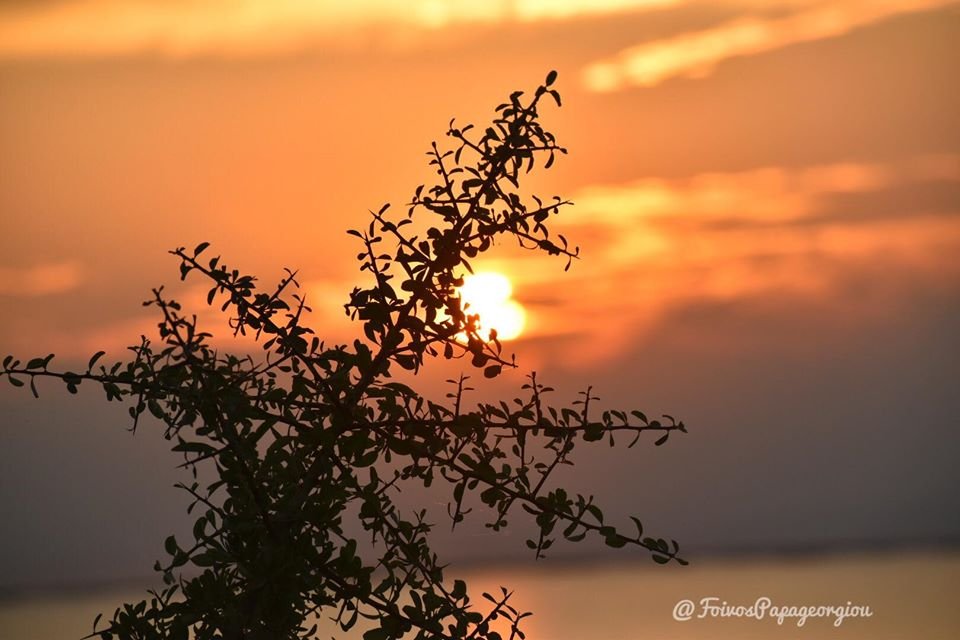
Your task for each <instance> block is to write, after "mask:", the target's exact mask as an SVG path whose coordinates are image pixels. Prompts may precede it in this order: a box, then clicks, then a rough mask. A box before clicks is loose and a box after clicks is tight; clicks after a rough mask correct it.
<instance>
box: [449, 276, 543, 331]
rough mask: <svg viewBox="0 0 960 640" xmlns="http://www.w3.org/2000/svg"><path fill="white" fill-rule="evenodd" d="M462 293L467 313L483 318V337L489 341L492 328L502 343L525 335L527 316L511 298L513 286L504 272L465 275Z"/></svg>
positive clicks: (481, 321)
mask: <svg viewBox="0 0 960 640" xmlns="http://www.w3.org/2000/svg"><path fill="white" fill-rule="evenodd" d="M459 293H460V299H461V300H462V301H463V302H464V304H465V305H466V313H467V314H469V315H472V314H477V315H479V316H480V331H479V332H478V333H479V334H480V336H481V337H484V338H486V337H487V334H488V332H489V331H490V330H491V329H495V330H496V332H497V338H498V339H500V340H513V339H514V338H517V337H519V336H520V334H521V333H522V332H523V328H524V326H525V325H526V322H527V313H526V311H524V309H523V307H522V306H521V305H520V303H519V302H517V301H516V300H513V299H511V297H510V296H511V295H513V285H512V284H510V280H509V279H508V278H507V277H506V276H505V275H503V274H502V273H496V272H493V271H486V272H481V273H474V274H471V275H468V276H465V277H464V279H463V286H461V287H460V289H459Z"/></svg>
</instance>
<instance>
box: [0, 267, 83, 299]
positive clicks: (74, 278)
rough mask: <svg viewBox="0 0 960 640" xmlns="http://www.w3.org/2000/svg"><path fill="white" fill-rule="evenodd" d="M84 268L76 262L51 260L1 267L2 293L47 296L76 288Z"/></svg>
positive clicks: (0, 290) (0, 292) (0, 283)
mask: <svg viewBox="0 0 960 640" xmlns="http://www.w3.org/2000/svg"><path fill="white" fill-rule="evenodd" d="M82 281H83V269H82V268H81V266H80V265H79V264H77V263H76V262H51V263H48V264H39V265H35V266H32V267H0V295H2V296H15V297H27V298H31V297H36V296H47V295H54V294H58V293H65V292H67V291H71V290H73V289H76V288H77V287H78V286H79V285H80V283H81V282H82Z"/></svg>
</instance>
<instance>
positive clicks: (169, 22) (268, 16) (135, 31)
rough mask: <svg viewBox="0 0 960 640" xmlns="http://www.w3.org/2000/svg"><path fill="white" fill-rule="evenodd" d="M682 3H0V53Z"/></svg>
mask: <svg viewBox="0 0 960 640" xmlns="http://www.w3.org/2000/svg"><path fill="white" fill-rule="evenodd" d="M684 2H685V0H546V1H543V0H512V1H510V0H489V1H485V2H476V1H474V0H363V1H354V2H337V1H336V0H328V1H316V0H233V1H226V0H190V1H178V2H169V1H166V0H80V1H78V2H62V3H60V2H57V3H40V4H35V5H29V4H14V5H7V6H6V7H0V57H8V58H18V57H34V56H41V57H47V56H77V55H79V56H114V55H129V54H137V53H143V52H152V53H156V54H160V55H164V56H170V57H185V56H193V55H205V54H215V55H259V54H265V53H282V52H289V51H299V50H302V49H305V48H308V47H309V46H311V45H314V44H316V43H317V42H325V43H340V44H348V45H350V44H355V43H356V42H358V41H359V42H364V41H365V38H367V37H369V35H370V34H375V36H376V39H377V41H378V42H382V41H388V42H389V41H391V40H396V41H404V40H409V36H410V35H411V33H412V34H417V33H420V32H422V31H424V30H433V29H440V28H444V27H448V26H454V25H460V24H492V23H503V22H516V23H528V22H535V21H543V20H562V19H571V18H576V17H579V16H590V15H607V14H615V13H621V12H627V11H638V10H649V9H655V8H663V7H669V6H672V5H677V4H683V3H684Z"/></svg>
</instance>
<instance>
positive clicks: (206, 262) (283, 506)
mask: <svg viewBox="0 0 960 640" xmlns="http://www.w3.org/2000/svg"><path fill="white" fill-rule="evenodd" d="M555 79H556V73H555V72H551V73H550V74H549V75H548V76H547V78H546V80H545V82H544V83H543V85H541V86H539V87H538V88H537V89H536V91H535V92H534V93H533V95H532V96H530V97H528V98H526V99H525V96H524V93H523V92H519V91H518V92H515V93H513V94H511V95H510V97H509V99H508V101H507V102H505V103H504V104H501V105H500V106H499V107H497V109H496V116H495V118H494V119H493V122H492V124H491V125H490V126H489V127H487V128H485V129H483V130H480V129H475V128H473V127H472V126H463V127H460V126H457V125H456V123H455V122H454V121H451V123H450V128H449V130H448V131H447V136H448V137H449V138H450V140H451V141H452V147H451V148H450V149H443V148H441V147H440V146H438V145H437V144H436V143H434V144H433V145H432V147H431V149H430V151H429V156H430V161H429V164H430V167H431V168H432V169H433V171H434V172H435V174H436V178H435V180H434V182H433V183H432V184H429V185H426V186H424V185H421V186H420V187H418V188H417V189H416V191H415V193H414V196H413V198H412V200H411V202H410V203H409V207H408V209H407V210H406V212H405V213H402V214H400V215H396V216H393V215H391V214H390V212H389V211H388V207H386V206H385V207H383V208H382V209H380V210H379V211H377V212H375V213H372V218H371V220H370V222H369V224H368V225H367V226H366V227H365V228H362V229H359V230H352V231H349V233H350V234H352V235H353V236H356V238H357V242H358V246H359V247H360V253H359V255H358V260H359V262H360V270H361V271H362V272H364V273H365V274H366V276H367V278H368V284H367V285H366V286H365V287H359V288H356V289H354V290H353V292H352V293H351V294H350V297H349V301H348V302H347V303H346V312H347V314H349V316H350V317H351V318H354V319H356V320H357V321H359V322H360V323H361V324H362V328H363V331H362V334H363V335H362V337H361V338H359V339H357V340H356V341H354V342H353V344H352V345H349V346H348V345H335V346H331V345H328V344H326V343H325V342H324V341H323V340H321V339H320V337H319V336H317V335H315V333H314V330H313V329H311V328H310V327H309V326H307V325H306V324H305V323H304V314H305V313H306V312H307V311H309V308H308V306H307V301H306V300H305V298H304V297H303V296H302V295H300V294H298V293H297V290H298V283H297V280H296V277H297V274H296V273H295V272H291V271H289V270H288V271H287V275H286V276H285V277H284V278H283V279H282V280H281V281H280V282H279V284H278V285H277V286H276V287H275V288H273V289H272V290H266V291H262V290H260V289H259V288H258V283H257V280H256V279H255V278H254V277H252V276H250V275H245V274H242V273H241V272H240V271H239V270H236V269H233V268H230V267H227V266H226V265H225V264H224V263H223V262H222V261H221V259H220V258H219V257H208V253H209V252H208V244H207V243H203V244H201V245H199V246H197V247H196V248H195V249H193V250H187V249H185V248H178V249H176V250H174V251H172V252H171V253H172V254H173V255H174V256H176V258H177V259H178V260H179V262H180V274H181V277H182V278H183V279H186V278H188V277H191V278H192V277H199V278H200V279H201V280H204V281H206V282H207V283H208V284H209V285H210V290H209V295H208V298H207V301H208V303H209V304H211V305H214V304H218V305H219V306H220V308H221V309H222V310H223V311H225V312H229V313H230V317H231V327H232V328H233V331H234V334H235V335H237V334H241V335H249V334H252V336H253V337H255V338H256V340H257V341H258V342H259V343H260V344H261V345H262V347H263V351H264V355H263V356H262V357H260V358H253V357H251V356H246V355H243V356H241V355H229V354H222V353H219V352H218V351H216V350H214V349H213V348H212V347H211V346H210V345H209V338H210V337H211V336H210V334H208V333H206V332H204V331H202V330H201V329H200V328H199V327H198V326H197V323H196V318H195V317H193V316H190V315H187V314H185V313H184V312H183V310H182V309H181V306H180V305H179V304H178V303H177V302H176V301H174V300H172V299H170V298H168V297H167V296H165V294H164V292H163V289H162V288H160V289H155V290H154V291H153V297H152V298H151V299H150V300H149V301H147V302H146V303H144V304H146V305H150V306H152V307H155V308H156V310H157V312H158V313H159V315H160V316H161V320H160V323H159V340H158V341H156V342H153V341H150V340H147V339H146V338H143V339H142V340H141V342H140V344H138V345H137V346H135V347H131V351H132V357H130V358H129V359H128V360H125V361H121V362H116V363H114V364H112V365H109V366H107V365H102V364H99V362H100V359H101V358H102V356H103V355H104V353H103V352H99V353H97V354H96V355H94V356H93V358H91V359H90V361H89V364H88V366H87V367H86V369H85V370H82V371H78V372H71V371H55V370H53V369H51V368H50V364H51V360H52V358H53V356H52V355H51V356H47V357H45V358H36V359H33V360H30V361H28V362H26V363H25V364H24V363H22V362H21V361H19V360H17V359H15V358H13V357H12V356H8V357H7V358H5V359H4V360H3V370H2V374H0V375H2V376H6V377H7V378H8V379H9V381H10V382H11V383H12V384H14V385H16V386H24V385H29V387H30V388H31V389H32V390H33V392H34V394H36V393H37V386H36V380H37V378H41V377H53V378H57V379H59V380H61V381H62V382H63V383H65V385H66V388H67V389H68V391H70V392H71V393H76V392H77V388H78V387H79V386H80V385H81V384H83V383H95V384H97V385H100V386H101V387H102V388H103V390H104V391H105V392H106V397H107V400H110V401H113V400H118V401H129V402H130V403H131V406H130V409H129V411H130V416H131V418H132V420H133V429H134V430H135V429H136V426H137V423H138V420H139V418H140V417H141V416H142V415H143V414H145V413H147V414H150V415H152V416H153V417H155V418H156V419H157V420H158V421H160V422H162V424H163V425H165V430H164V432H163V433H164V436H165V437H166V438H167V439H168V440H170V441H171V442H172V443H173V450H174V451H176V452H178V453H180V454H181V455H182V456H183V457H184V458H185V462H184V466H185V467H186V468H187V469H190V470H192V476H191V481H189V482H186V483H183V484H181V485H178V486H179V487H180V488H181V489H183V490H184V491H185V492H187V493H188V494H189V496H190V505H189V510H190V512H191V513H193V514H196V516H197V517H196V524H195V526H194V527H193V539H192V540H189V541H180V540H177V539H175V538H174V537H173V536H171V537H169V538H167V540H166V544H165V546H166V551H167V553H168V555H169V559H168V560H167V561H166V562H164V563H160V562H158V563H157V564H156V566H155V568H156V570H157V571H159V572H160V573H161V574H162V578H163V586H162V587H160V588H158V589H157V590H154V591H151V592H150V598H149V599H146V600H144V601H142V602H139V603H131V604H126V605H123V606H122V607H120V608H119V609H117V611H116V612H115V613H114V615H113V617H112V618H111V619H110V621H109V622H107V623H105V624H101V623H99V622H95V623H94V633H93V634H92V635H93V636H100V637H102V638H113V637H119V638H124V639H127V638H130V639H133V638H149V639H154V638H170V639H176V638H187V637H195V638H200V639H206V638H229V639H233V638H271V639H273V638H306V637H312V636H313V635H314V633H315V630H316V628H315V625H313V624H312V622H311V620H314V619H316V615H318V614H323V615H329V616H332V617H334V618H335V619H336V621H337V622H338V623H339V626H340V627H341V628H342V629H343V630H344V631H347V630H350V629H351V628H353V627H354V625H355V624H357V623H358V621H360V620H361V619H366V622H364V623H363V624H362V625H361V626H366V628H367V631H366V632H365V633H364V634H363V637H364V639H365V640H380V639H385V638H399V637H401V636H407V635H408V634H409V637H416V638H477V639H479V638H485V639H488V640H500V639H501V636H502V634H503V633H507V630H508V632H509V637H510V638H511V639H512V638H515V637H519V638H523V637H524V636H523V632H522V631H521V629H520V622H521V620H522V618H524V617H525V616H527V615H529V614H528V613H522V612H519V611H517V610H516V609H514V608H513V607H512V606H511V605H510V596H511V594H510V592H509V591H507V590H506V589H504V590H503V591H502V592H501V593H498V594H495V595H490V594H483V596H484V599H485V600H486V602H481V603H480V604H481V605H482V606H480V607H478V606H476V603H475V602H474V600H472V599H471V598H470V597H469V596H468V592H467V586H466V585H465V584H464V582H462V581H460V580H455V581H453V582H452V584H451V583H449V581H445V580H444V571H443V566H442V565H441V564H440V562H439V561H438V558H437V556H436V555H435V554H434V553H433V552H432V551H431V549H430V546H429V544H428V541H427V537H428V533H429V531H430V529H431V526H432V524H431V523H430V521H429V520H428V514H427V512H426V511H419V512H416V513H412V514H404V513H401V511H400V510H399V509H398V508H397V507H396V506H395V504H394V500H393V497H392V494H393V492H395V491H397V490H399V489H400V488H401V487H402V486H403V485H408V484H410V483H421V484H423V485H426V486H429V485H431V484H432V483H434V482H437V481H440V482H442V483H444V484H445V485H448V486H449V490H450V499H449V505H448V516H449V518H450V519H451V520H452V522H453V525H454V526H456V524H457V523H459V522H462V521H463V520H464V518H465V517H467V515H468V514H469V513H470V512H471V508H470V507H469V506H468V505H473V506H474V507H479V506H481V505H482V506H483V507H485V508H486V510H487V513H488V520H489V522H488V523H487V526H488V527H490V528H491V529H492V530H494V531H499V530H501V529H502V528H504V527H505V526H507V522H508V517H513V516H516V517H528V518H530V519H532V520H533V521H535V523H536V531H537V532H538V533H537V534H536V535H535V536H534V537H532V538H531V539H529V540H527V541H526V544H527V546H528V547H529V548H530V550H531V551H532V552H533V555H534V556H535V557H538V558H539V557H541V556H543V555H544V552H545V551H547V550H548V549H550V548H551V546H552V545H553V544H554V541H555V540H556V539H557V538H563V539H566V540H569V541H574V542H577V541H580V540H583V539H584V538H586V537H588V536H592V537H596V538H599V539H600V540H602V541H604V542H605V543H606V544H607V545H610V546H612V547H624V546H626V545H636V546H639V547H642V548H644V549H647V550H648V551H649V552H650V554H651V555H652V558H653V560H655V561H656V562H659V563H666V562H669V561H670V560H675V561H678V562H681V563H684V561H683V560H681V559H680V558H679V557H678V545H677V543H676V542H674V541H667V540H664V539H662V538H653V537H648V536H645V535H644V532H643V527H642V526H641V524H640V520H639V519H637V518H636V517H632V521H633V524H632V525H631V526H630V527H629V529H627V530H623V529H618V528H615V527H614V526H613V525H611V524H610V523H609V522H607V521H606V520H605V518H604V515H603V512H602V511H601V509H600V507H599V506H598V505H597V504H596V503H595V502H594V500H593V498H592V497H586V496H583V495H570V494H568V493H567V491H565V490H564V489H563V488H560V487H553V486H551V485H550V484H548V481H549V480H550V478H551V475H552V474H553V472H554V471H555V470H556V469H557V468H558V467H559V466H560V465H569V464H572V458H571V456H572V453H573V451H574V449H575V446H576V445H577V444H579V443H581V442H583V443H591V442H601V441H609V443H610V444H611V445H612V444H614V438H615V436H616V437H618V438H619V437H621V436H627V437H628V438H629V442H628V444H627V446H633V445H634V444H635V443H636V442H637V441H638V440H639V439H640V438H641V436H642V435H643V433H644V432H647V431H650V432H654V433H655V434H656V435H657V436H658V437H657V439H656V440H655V444H657V445H661V444H663V443H664V442H666V441H667V439H668V437H669V436H670V435H671V434H673V433H674V432H675V431H685V427H684V425H683V423H682V422H677V421H675V420H674V419H673V418H671V417H669V416H665V417H664V419H663V420H662V421H660V420H650V419H648V418H647V416H646V415H644V413H642V412H641V411H637V410H633V411H629V412H625V411H614V410H610V411H602V412H599V413H598V410H597V409H596V400H597V399H596V398H595V396H593V394H592V392H591V390H590V389H589V388H588V389H587V390H586V391H585V392H583V393H582V394H581V396H580V399H579V400H578V401H576V402H574V403H573V405H572V406H570V407H559V408H557V407H553V406H550V405H548V404H547V403H546V401H545V396H546V395H547V394H548V393H549V392H550V391H552V389H551V388H550V387H547V386H544V385H543V384H541V382H540V381H539V380H538V379H537V377H536V375H535V374H532V375H530V376H529V382H528V383H527V384H524V385H523V387H522V394H521V395H522V397H520V398H517V399H513V400H512V402H500V403H498V404H479V405H477V406H476V407H475V408H468V407H467V404H466V401H465V397H464V395H465V393H466V392H467V391H468V390H469V388H468V387H467V386H466V382H467V377H464V376H461V377H460V379H459V380H455V381H450V382H452V384H453V390H452V392H451V393H450V394H449V395H448V401H447V402H446V403H438V402H433V401H431V400H428V399H426V398H424V397H423V396H421V395H419V394H418V393H417V392H416V391H414V390H413V389H411V388H409V387H408V386H406V385H404V384H401V383H399V382H397V381H395V380H394V378H393V374H394V373H395V372H396V368H400V369H405V370H411V371H413V372H419V371H420V370H421V368H422V367H424V365H425V364H428V361H429V358H428V356H429V357H434V356H436V357H443V358H448V359H450V358H462V359H465V360H467V361H469V363H470V365H471V366H473V367H476V368H479V369H480V370H482V372H483V375H484V376H486V377H495V376H497V375H499V374H500V373H501V371H502V368H503V367H512V366H514V360H513V358H512V357H511V358H507V357H505V356H504V354H503V350H502V346H501V344H500V342H499V340H498V339H497V335H496V332H495V331H489V332H482V331H481V330H480V328H479V324H478V317H477V316H476V315H474V314H472V313H471V310H470V308H469V307H465V306H464V305H463V304H462V303H461V299H460V297H459V296H458V293H457V287H458V286H459V285H461V284H462V283H463V279H462V278H463V276H464V274H466V273H468V272H470V271H471V267H470V262H471V260H473V259H474V258H476V257H477V256H478V255H480V254H481V253H484V252H486V251H488V250H490V249H491V248H492V247H493V246H494V244H495V243H496V242H497V241H498V240H499V239H513V240H515V241H516V242H518V243H519V245H520V246H521V247H524V248H527V249H531V250H535V251H542V252H546V253H547V254H550V255H554V256H560V257H561V258H563V259H565V261H566V266H567V267H569V266H570V262H571V260H573V259H574V258H576V257H577V255H578V251H579V250H578V249H577V248H575V247H572V246H571V245H570V244H569V243H568V241H567V239H566V238H564V237H563V236H562V235H555V236H554V235H551V233H550V231H549V220H550V217H551V216H553V215H556V214H558V213H559V212H560V211H561V209H563V208H564V207H565V206H567V205H569V204H570V203H569V202H567V201H565V200H562V199H560V198H553V199H551V200H549V201H543V200H541V199H539V198H537V197H535V196H531V197H530V198H522V197H521V195H520V193H519V180H520V177H521V175H522V174H523V173H525V172H528V171H530V170H531V169H532V168H533V167H534V165H535V164H536V163H537V162H538V161H540V162H542V164H543V165H544V166H545V167H547V168H549V167H550V166H551V165H552V164H553V162H554V159H555V157H556V156H557V154H563V153H566V150H565V149H563V148H562V147H560V146H558V144H557V142H556V140H555V138H554V136H553V135H552V134H551V133H549V132H548V131H547V130H545V129H544V128H543V127H542V126H541V124H540V119H539V118H540V109H541V107H542V106H543V105H544V103H545V102H548V101H555V103H556V104H557V105H558V106H559V105H560V95H559V94H558V93H557V91H556V90H555V89H553V88H552V87H553V84H554V81H555ZM414 222H417V223H423V224H420V225H417V224H414ZM418 226H419V227H420V228H424V229H425V230H424V231H422V232H421V233H417V234H415V235H414V234H413V232H412V231H411V229H413V228H415V227H418ZM385 247H386V248H385ZM203 466H206V467H210V468H211V469H212V471H213V473H212V474H211V477H213V478H214V481H213V482H210V483H209V484H206V485H204V486H202V483H201V482H200V481H199V478H200V477H201V476H198V474H197V470H198V468H200V467H203ZM206 475H207V474H204V477H205V476H206ZM350 520H353V521H354V522H355V523H359V525H360V526H362V528H363V530H365V532H366V534H367V535H366V536H364V537H363V539H362V540H357V539H354V538H353V537H351V535H350V533H349V531H350V530H351V529H353V530H358V529H359V527H357V526H354V527H351V526H345V524H346V522H347V521H350ZM684 564H685V563H684ZM497 620H499V622H496V623H495V621H497ZM98 621H99V618H98ZM98 625H99V626H98ZM496 625H499V626H497V628H498V629H501V630H502V631H501V632H499V633H498V632H497V631H495V630H494V627H495V626H496Z"/></svg>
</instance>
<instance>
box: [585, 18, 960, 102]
mask: <svg viewBox="0 0 960 640" xmlns="http://www.w3.org/2000/svg"><path fill="white" fill-rule="evenodd" d="M797 4H798V5H799V7H800V8H799V9H798V10H796V11H795V12H793V13H790V14H788V15H786V16H780V17H750V16H747V17H742V18H737V19H734V20H732V21H729V22H725V23H723V24H720V25H718V26H716V27H712V28H709V29H705V30H703V31H696V32H692V33H685V34H681V35H678V36H674V37H670V38H666V39H662V40H655V41H653V42H648V43H643V44H639V45H637V46H634V47H630V48H627V49H624V50H623V51H621V52H619V53H618V54H616V55H615V56H613V57H610V58H607V59H605V60H600V61H597V62H595V63H593V64H590V65H589V66H587V68H586V69H585V70H584V72H583V82H584V84H585V86H586V87H587V88H588V89H590V90H592V91H598V92H606V91H617V90H621V89H624V88H627V87H631V86H639V87H651V86H654V85H657V84H659V83H661V82H663V81H665V80H669V79H671V78H702V77H705V76H707V75H709V74H711V73H712V72H713V70H714V69H715V67H716V66H717V65H718V64H720V63H721V62H723V61H725V60H729V59H731V58H736V57H742V56H752V55H758V54H762V53H766V52H768V51H773V50H776V49H781V48H783V47H787V46H789V45H793V44H799V43H803V42H810V41H813V40H822V39H825V38H832V37H836V36H841V35H843V34H845V33H848V32H850V31H852V30H854V29H857V28H859V27H863V26H866V25H869V24H872V23H875V22H879V21H881V20H883V19H885V18H889V17H892V16H895V15H898V14H902V13H908V12H915V11H922V10H925V9H932V8H936V7H941V6H945V5H949V4H954V2H953V1H952V0H834V1H833V2H815V1H810V2H803V3H797ZM804 5H809V6H804Z"/></svg>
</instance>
